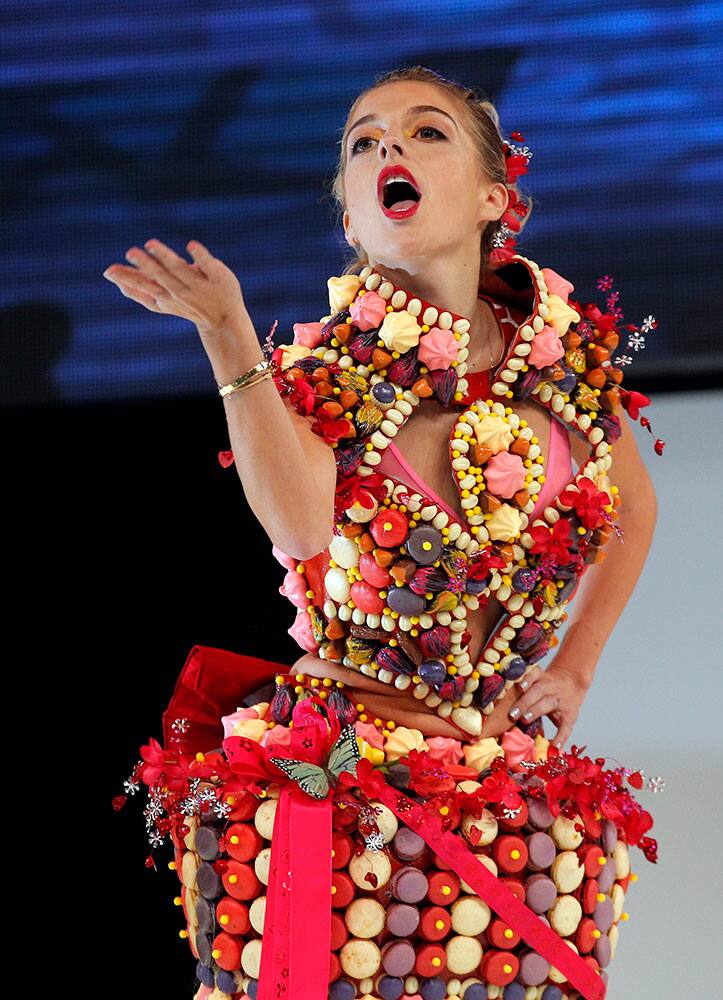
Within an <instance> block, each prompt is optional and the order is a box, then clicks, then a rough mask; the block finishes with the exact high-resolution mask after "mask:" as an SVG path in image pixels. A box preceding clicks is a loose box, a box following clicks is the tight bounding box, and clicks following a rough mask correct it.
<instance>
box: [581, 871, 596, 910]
mask: <svg viewBox="0 0 723 1000" xmlns="http://www.w3.org/2000/svg"><path fill="white" fill-rule="evenodd" d="M599 891H600V890H599V889H598V882H597V879H596V878H586V879H585V881H584V882H583V886H582V899H581V900H580V903H581V905H582V912H583V913H593V912H594V910H595V907H596V906H597V894H598V892H599Z"/></svg>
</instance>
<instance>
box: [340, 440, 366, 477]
mask: <svg viewBox="0 0 723 1000" xmlns="http://www.w3.org/2000/svg"><path fill="white" fill-rule="evenodd" d="M365 451H366V443H365V442H364V441H360V440H359V438H357V439H356V440H353V441H350V442H344V441H343V440H342V441H340V442H339V447H338V448H337V449H336V453H335V458H336V465H337V468H338V469H339V471H340V472H341V473H343V475H345V476H349V475H351V473H352V472H356V470H357V469H358V468H359V466H360V465H361V460H362V458H363V457H364V452H365Z"/></svg>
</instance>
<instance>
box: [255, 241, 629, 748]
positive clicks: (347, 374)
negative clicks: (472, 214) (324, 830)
mask: <svg viewBox="0 0 723 1000" xmlns="http://www.w3.org/2000/svg"><path fill="white" fill-rule="evenodd" d="M487 280H488V282H489V290H490V292H491V294H492V295H494V297H495V298H497V299H500V300H507V302H508V303H509V304H510V305H511V306H513V307H514V308H515V309H516V310H517V314H518V315H519V316H520V317H523V318H522V319H521V321H520V322H519V324H518V326H517V328H516V331H514V333H513V335H512V336H511V337H510V338H509V342H508V345H507V349H506V352H505V356H504V358H503V361H502V363H501V364H500V365H499V366H498V368H497V369H496V370H495V371H494V373H493V378H492V384H491V385H490V386H489V392H488V393H484V394H483V395H482V396H481V397H480V398H476V399H471V398H470V397H469V396H468V395H467V394H468V389H469V386H468V382H467V379H466V378H465V375H466V372H467V366H466V360H467V357H468V351H467V345H468V342H469V329H470V323H469V321H468V320H467V319H466V318H464V317H461V316H458V315H455V314H454V313H450V312H446V311H443V310H440V309H438V308H437V307H436V306H435V305H434V304H432V303H428V302H424V301H423V300H419V299H417V298H415V297H413V296H410V295H409V294H408V293H407V292H406V291H405V290H404V289H403V288H399V286H395V285H393V284H392V283H391V282H389V281H388V280H386V279H385V278H384V276H383V275H381V274H379V273H378V272H375V271H373V270H372V269H371V268H370V267H365V268H364V269H363V270H362V271H361V272H360V273H359V274H358V275H355V274H350V275H343V276H341V277H338V278H331V279H329V282H328V286H329V298H330V306H331V314H330V315H329V316H325V317H322V320H321V321H320V322H319V323H308V324H296V325H295V327H294V332H295V342H294V344H291V345H282V346H281V347H280V348H277V350H276V351H275V352H274V355H273V359H274V361H275V362H277V363H278V365H279V369H278V372H277V375H276V383H277V386H278V387H279V390H280V391H281V392H283V393H285V394H286V397H287V399H288V400H289V402H290V403H291V405H294V406H295V407H296V408H297V409H298V410H299V411H300V412H303V413H305V414H307V415H308V416H309V418H310V420H311V421H312V429H313V430H314V431H315V432H316V433H317V434H320V435H321V436H324V437H325V439H326V440H327V441H329V443H330V445H331V446H332V447H334V449H335V457H336V463H337V470H338V478H337V504H336V514H335V526H334V537H333V539H332V542H331V544H330V545H329V547H328V549H326V550H325V551H324V552H322V553H319V554H318V555H317V556H316V557H314V558H313V559H310V560H306V561H305V562H304V563H303V564H302V563H300V562H299V561H298V560H296V559H292V558H291V557H289V556H286V555H284V554H283V553H281V552H280V551H279V550H278V549H276V548H274V550H273V551H274V555H275V556H276V557H277V558H278V559H279V560H280V561H281V562H282V563H283V564H284V565H285V566H286V568H287V569H288V573H287V577H286V580H285V581H284V585H283V586H282V588H281V592H282V593H284V594H286V595H287V596H289V598H290V599H291V600H292V602H293V603H294V604H295V605H296V607H297V609H298V613H297V620H296V622H295V623H294V626H292V628H291V629H290V630H289V631H290V633H291V634H292V635H293V636H294V637H295V638H296V639H297V641H298V642H299V645H300V646H301V647H302V648H303V649H305V650H307V651H310V652H314V653H316V654H317V655H319V656H320V657H322V658H325V659H330V660H334V661H336V662H339V663H343V664H344V665H345V666H347V667H350V668H352V669H356V670H358V671H360V672H362V673H364V674H366V675H367V676H370V677H373V678H376V679H377V680H380V681H382V682H385V683H388V684H394V685H395V687H396V688H397V689H399V690H400V691H409V692H410V693H411V694H412V695H413V696H414V697H415V698H417V699H419V700H420V701H424V703H425V704H426V705H427V706H428V707H429V708H431V709H433V710H436V712H437V713H438V714H439V715H440V716H441V717H443V718H448V717H450V718H451V720H452V721H453V722H454V723H456V724H457V725H458V726H460V727H461V728H462V729H464V730H465V731H466V732H468V733H470V734H473V735H478V734H479V733H481V731H482V717H483V715H484V714H489V713H490V712H491V711H492V710H493V708H494V705H495V703H496V702H497V701H498V700H499V699H500V698H502V697H503V695H504V694H505V692H506V690H507V689H508V688H509V687H510V686H511V685H512V684H513V683H515V682H516V681H519V680H520V679H521V678H522V677H523V676H524V674H525V673H526V671H527V670H528V669H529V667H530V666H531V665H532V664H533V663H536V662H538V661H539V660H541V659H542V658H543V657H544V656H545V654H546V653H547V652H548V651H549V649H550V648H552V647H553V646H554V645H555V643H556V637H555V631H556V629H557V628H559V626H560V625H561V624H562V622H563V621H564V620H565V618H566V617H567V612H566V607H567V605H568V604H569V601H570V599H571V598H572V596H573V595H574V592H575V589H576V584H577V582H578V580H579V578H580V576H581V574H582V573H583V572H584V571H585V569H586V567H587V566H588V565H590V564H591V563H593V562H595V561H596V560H597V559H598V558H600V554H599V550H600V546H602V545H603V544H604V543H605V542H606V541H607V539H608V536H609V534H610V532H611V530H612V529H613V528H614V520H615V516H616V508H617V506H618V503H619V500H618V497H617V490H616V488H615V487H614V486H613V485H612V484H611V482H610V479H609V476H608V473H609V469H610V465H611V445H612V444H613V443H614V442H615V441H616V440H617V438H618V436H619V433H620V421H619V417H618V416H616V415H615V412H614V411H615V409H616V408H617V407H618V404H619V389H618V385H619V383H620V381H621V372H620V370H619V369H617V368H615V367H614V366H613V365H612V364H611V362H610V355H611V353H612V351H613V350H614V349H615V347H616V346H617V334H616V333H615V332H614V328H613V329H611V326H610V324H609V323H604V322H601V321H600V320H601V319H604V318H601V317H600V312H599V310H597V311H594V313H593V315H594V316H595V317H596V319H597V320H598V322H597V324H594V323H592V322H590V321H588V319H583V311H582V308H581V307H580V306H579V304H578V303H574V306H575V307H573V305H572V304H571V303H570V302H569V293H570V292H571V291H572V287H573V286H572V285H571V284H570V283H569V282H567V281H566V280H565V279H564V278H561V277H560V276H559V275H558V274H556V273H555V272H554V271H551V270H549V269H540V268H539V267H538V265H537V264H535V263H534V262H533V261H531V260H529V259H527V258H525V257H522V256H520V255H515V256H514V257H512V258H511V259H510V260H508V261H507V262H505V263H501V264H499V265H498V266H496V267H493V269H492V270H491V272H490V275H489V277H488V279H487ZM429 397H433V398H434V399H436V400H437V401H438V402H439V403H440V404H441V406H442V407H445V408H449V417H450V419H449V433H448V435H447V436H446V448H447V453H448V459H449V463H450V475H451V476H452V477H453V480H454V483H455V486H456V499H457V506H456V509H455V510H454V511H452V510H450V509H446V508H447V506H448V505H440V504H439V503H438V502H437V500H438V499H439V498H436V497H435V498H432V497H430V496H429V495H427V494H428V492H429V491H427V493H425V491H424V490H419V489H414V488H410V486H409V485H407V484H406V483H404V482H402V481H400V479H397V478H396V477H395V476H393V475H391V474H389V473H388V472H387V473H385V472H383V471H380V466H381V465H383V456H384V454H385V451H386V449H387V448H388V447H389V446H390V445H391V444H392V442H393V441H394V439H395V437H397V435H398V434H399V432H400V430H401V429H402V428H403V427H404V425H405V424H406V423H407V421H409V420H410V419H412V418H413V417H414V415H415V412H418V410H419V407H420V403H421V401H422V400H423V399H425V398H429ZM522 401H526V402H525V404H524V405H525V406H526V405H527V401H529V403H535V404H537V405H538V406H540V407H543V408H544V409H545V410H547V411H548V412H549V414H550V416H551V418H552V419H553V421H555V420H556V421H559V422H560V424H561V426H562V427H564V428H565V430H566V432H569V433H571V434H577V435H579V436H580V437H582V438H583V439H584V440H585V441H586V442H587V444H588V445H589V456H588V458H587V460H586V461H584V462H583V463H582V465H581V466H580V468H579V469H578V470H577V472H575V473H572V472H571V475H570V477H569V481H563V482H561V484H560V488H559V490H556V491H554V492H555V495H554V496H549V493H550V491H549V489H548V490H546V491H545V492H546V493H547V494H548V498H547V501H546V503H545V505H544V506H543V504H538V502H537V501H538V498H539V497H540V495H541V492H542V490H543V489H544V484H545V474H546V471H547V465H546V461H547V457H548V456H546V455H545V454H543V453H542V450H541V447H540V444H539V441H538V439H537V437H536V435H535V434H534V433H533V430H532V428H531V427H530V425H529V422H528V421H527V420H525V419H524V417H521V416H520V413H519V412H517V411H516V409H515V404H516V403H517V404H518V410H520V409H522V408H523V404H522ZM556 433H557V432H556ZM551 440H552V436H551ZM563 479H564V480H567V477H566V476H565V477H563ZM493 597H494V598H495V599H496V600H497V601H498V602H499V605H500V606H501V608H502V609H503V615H502V617H501V618H500V620H499V622H498V624H497V625H496V627H495V628H494V629H493V631H492V633H491V634H490V635H489V636H488V638H487V640H486V641H485V643H484V646H483V648H482V650H481V651H480V653H479V655H478V656H476V657H475V661H476V662H473V661H472V659H471V657H470V654H469V640H470V633H469V631H468V628H467V622H468V617H469V616H470V615H473V614H474V612H475V611H477V610H478V609H479V608H480V606H481V605H484V604H486V603H487V602H488V601H490V600H491V599H492V598H493Z"/></svg>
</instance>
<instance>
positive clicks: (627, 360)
mask: <svg viewBox="0 0 723 1000" xmlns="http://www.w3.org/2000/svg"><path fill="white" fill-rule="evenodd" d="M615 361H616V362H617V364H619V365H631V364H632V363H633V359H632V358H631V357H630V355H629V354H621V355H620V357H619V358H615Z"/></svg>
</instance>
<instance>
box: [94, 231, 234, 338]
mask: <svg viewBox="0 0 723 1000" xmlns="http://www.w3.org/2000/svg"><path fill="white" fill-rule="evenodd" d="M186 246H187V249H188V252H189V253H190V255H191V257H193V263H192V264H189V263H188V262H187V261H185V260H184V259H183V258H182V257H179V255H178V254H177V253H175V252H174V251H173V250H171V249H170V247H167V246H166V245H165V243H161V242H160V240H148V241H147V243H145V244H144V247H145V250H141V249H140V248H139V247H131V248H130V250H129V251H128V253H127V254H126V260H128V261H130V266H126V265H123V264H111V265H110V267H108V268H106V270H105V271H104V272H103V276H104V277H105V278H108V280H109V281H112V282H113V283H114V284H116V285H117V286H118V288H120V290H121V292H122V294H123V295H125V296H126V298H129V299H133V300H134V301H136V302H140V304H141V305H142V306H145V307H146V309H150V311H151V312H157V313H163V314H165V315H170V316H181V317H182V318H183V319H187V320H190V321H191V322H192V323H195V324H196V326H197V327H198V331H199V333H201V334H202V335H206V336H209V335H213V334H214V333H222V332H224V331H226V330H228V329H230V328H232V327H233V326H234V324H236V323H238V322H239V321H243V320H245V319H247V317H248V313H247V311H246V305H245V303H244V298H243V292H242V291H241V286H240V284H239V282H238V279H237V278H236V276H235V274H234V273H233V271H231V270H230V269H229V268H228V267H227V266H226V265H225V264H224V263H223V261H221V260H219V259H218V257H214V256H213V254H212V253H211V252H210V251H209V250H207V249H206V247H205V246H203V244H201V243H199V242H198V241H195V240H194V241H191V242H190V243H188V244H186Z"/></svg>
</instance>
